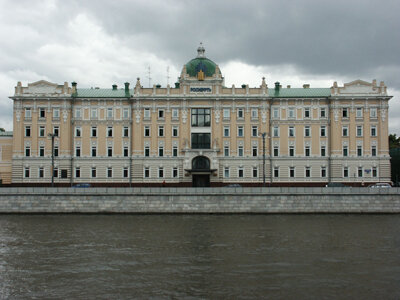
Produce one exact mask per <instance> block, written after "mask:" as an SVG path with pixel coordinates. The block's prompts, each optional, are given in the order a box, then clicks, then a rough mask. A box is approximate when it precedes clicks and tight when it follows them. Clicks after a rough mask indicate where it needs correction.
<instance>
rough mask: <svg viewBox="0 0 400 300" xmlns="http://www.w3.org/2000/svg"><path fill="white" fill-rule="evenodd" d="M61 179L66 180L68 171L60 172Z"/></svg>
mask: <svg viewBox="0 0 400 300" xmlns="http://www.w3.org/2000/svg"><path fill="white" fill-rule="evenodd" d="M61 178H68V170H65V169H64V170H61Z"/></svg>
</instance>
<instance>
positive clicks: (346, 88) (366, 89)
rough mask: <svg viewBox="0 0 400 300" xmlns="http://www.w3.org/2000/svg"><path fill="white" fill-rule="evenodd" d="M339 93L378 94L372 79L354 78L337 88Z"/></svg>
mask: <svg viewBox="0 0 400 300" xmlns="http://www.w3.org/2000/svg"><path fill="white" fill-rule="evenodd" d="M339 93H340V94H378V93H379V90H378V88H377V86H376V83H375V84H374V81H373V82H372V83H371V82H367V81H364V80H360V79H358V80H354V81H352V82H349V83H345V84H344V85H343V87H340V88H339Z"/></svg>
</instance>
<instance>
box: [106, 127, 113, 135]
mask: <svg viewBox="0 0 400 300" xmlns="http://www.w3.org/2000/svg"><path fill="white" fill-rule="evenodd" d="M112 136H113V128H112V127H111V126H108V127H107V137H112Z"/></svg>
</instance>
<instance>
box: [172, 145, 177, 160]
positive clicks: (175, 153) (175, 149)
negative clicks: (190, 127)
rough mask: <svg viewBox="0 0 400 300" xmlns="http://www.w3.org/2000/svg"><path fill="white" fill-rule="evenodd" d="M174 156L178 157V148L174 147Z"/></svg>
mask: <svg viewBox="0 0 400 300" xmlns="http://www.w3.org/2000/svg"><path fill="white" fill-rule="evenodd" d="M172 156H173V157H177V156H178V146H173V147H172Z"/></svg>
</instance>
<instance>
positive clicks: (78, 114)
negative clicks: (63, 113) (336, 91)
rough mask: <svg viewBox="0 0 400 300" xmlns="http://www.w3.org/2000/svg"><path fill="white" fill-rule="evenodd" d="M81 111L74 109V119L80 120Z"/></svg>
mask: <svg viewBox="0 0 400 300" xmlns="http://www.w3.org/2000/svg"><path fill="white" fill-rule="evenodd" d="M81 116H82V115H81V109H80V108H75V118H76V119H80V118H81Z"/></svg>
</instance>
